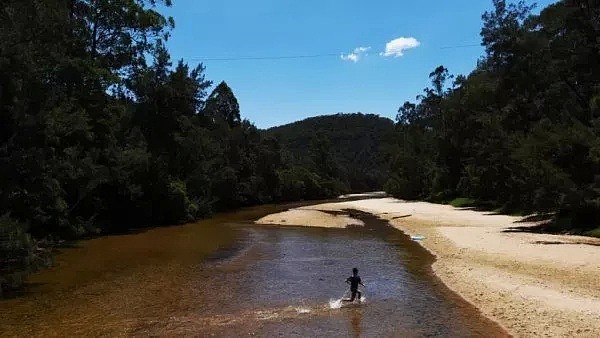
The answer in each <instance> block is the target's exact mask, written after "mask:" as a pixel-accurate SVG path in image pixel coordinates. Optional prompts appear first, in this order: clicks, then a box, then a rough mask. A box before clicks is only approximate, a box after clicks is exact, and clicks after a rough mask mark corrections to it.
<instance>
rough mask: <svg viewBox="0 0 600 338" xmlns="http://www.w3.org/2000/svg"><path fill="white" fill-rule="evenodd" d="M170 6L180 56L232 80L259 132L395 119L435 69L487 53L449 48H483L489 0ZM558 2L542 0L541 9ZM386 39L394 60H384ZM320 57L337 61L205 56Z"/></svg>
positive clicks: (457, 66) (457, 68)
mask: <svg viewBox="0 0 600 338" xmlns="http://www.w3.org/2000/svg"><path fill="white" fill-rule="evenodd" d="M173 2H174V4H173V7H171V8H168V9H165V10H161V11H162V12H163V14H165V15H169V16H172V17H173V18H174V19H175V30H174V31H173V32H172V37H171V39H170V40H169V42H168V48H169V50H170V52H171V55H172V57H173V59H174V60H177V59H180V58H183V59H184V60H185V61H186V62H188V63H190V64H191V65H195V64H197V63H199V62H203V63H204V65H205V66H206V75H207V78H208V79H210V80H212V81H214V82H215V84H217V83H218V82H220V81H222V80H224V81H226V82H227V83H228V84H229V86H230V87H231V88H232V89H233V91H234V93H235V95H236V97H237V98H238V101H239V103H240V109H241V113H242V117H244V118H247V119H249V120H250V121H252V122H254V123H255V124H256V125H257V126H258V127H260V128H267V127H271V126H275V125H280V124H285V123H289V122H293V121H296V120H300V119H303V118H306V117H309V116H315V115H322V114H332V113H338V112H347V113H352V112H363V113H376V114H379V115H382V116H386V117H390V118H394V116H395V115H396V111H397V109H398V107H399V106H400V105H401V104H402V103H403V102H404V101H406V100H413V99H414V97H415V96H416V95H418V94H420V93H421V92H422V90H423V88H425V87H426V86H427V85H428V74H429V73H430V72H431V71H432V70H433V69H434V68H435V67H437V66H438V65H441V64H443V65H444V66H446V67H447V68H448V69H449V70H450V72H451V73H453V74H468V73H469V72H470V71H471V70H472V69H473V68H474V66H475V64H476V62H477V59H478V58H479V57H480V56H481V55H482V54H483V48H482V47H480V46H475V47H465V48H444V47H453V46H463V45H471V44H478V43H479V42H480V37H479V31H480V28H481V24H482V23H481V14H482V13H483V12H484V11H485V10H488V9H490V8H491V6H492V2H491V0H451V1H447V0H419V1H413V0H390V1H387V0H386V1H382V0H375V1H366V0H360V1H359V0H253V1H248V0H217V1H196V0H174V1H173ZM527 2H528V3H532V2H533V1H531V0H528V1H527ZM553 2H554V1H550V0H540V1H537V3H538V9H540V8H543V7H545V6H546V5H548V4H550V3H553ZM401 37H403V38H405V39H404V40H397V39H398V38H401ZM394 40H395V41H394ZM388 43H389V45H387V55H388V56H384V55H381V53H385V52H386V44H388ZM416 45H418V46H416ZM359 47H364V49H366V48H369V47H370V49H369V50H366V51H363V50H364V49H363V50H355V49H356V48H359ZM403 47H413V48H409V49H405V50H403V49H402V48H403ZM353 52H356V53H353ZM399 52H402V54H403V55H402V56H400V55H399ZM322 54H333V55H331V56H323V57H317V58H303V59H280V60H237V61H216V60H212V61H211V60H206V59H207V58H208V59H213V58H238V57H272V56H296V55H322ZM342 56H343V57H342ZM357 59H358V60H357Z"/></svg>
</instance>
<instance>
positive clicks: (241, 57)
mask: <svg viewBox="0 0 600 338" xmlns="http://www.w3.org/2000/svg"><path fill="white" fill-rule="evenodd" d="M340 55H342V53H328V54H312V55H276V56H239V57H195V58H192V60H194V61H243V60H284V59H312V58H320V57H330V56H340Z"/></svg>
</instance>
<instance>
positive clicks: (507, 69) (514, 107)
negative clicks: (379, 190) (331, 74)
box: [386, 0, 600, 232]
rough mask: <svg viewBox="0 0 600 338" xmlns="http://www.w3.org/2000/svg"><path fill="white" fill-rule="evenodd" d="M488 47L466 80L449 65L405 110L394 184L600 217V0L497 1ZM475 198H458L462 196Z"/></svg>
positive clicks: (404, 192)
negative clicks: (542, 4) (539, 5)
mask: <svg viewBox="0 0 600 338" xmlns="http://www.w3.org/2000/svg"><path fill="white" fill-rule="evenodd" d="M493 3H494V9H493V10H492V11H490V12H487V13H485V14H484V15H483V21H484V22H483V28H482V31H481V36H482V44H483V46H484V47H485V48H486V55H485V57H483V58H482V59H481V60H480V61H479V63H478V66H477V68H476V69H475V70H474V71H473V72H472V73H471V74H469V75H468V76H466V77H464V76H458V77H456V80H455V81H454V83H452V84H448V83H447V82H448V80H449V79H452V78H453V77H452V76H451V75H449V74H448V72H447V70H446V69H445V68H444V67H443V66H440V67H437V68H436V69H435V70H434V71H433V72H432V73H431V74H430V79H431V82H432V84H431V88H426V89H425V91H424V94H423V95H421V96H419V97H418V102H417V103H410V102H407V103H405V104H404V105H403V106H402V107H401V108H400V109H399V111H398V117H397V125H396V136H395V137H394V139H393V142H392V143H393V144H392V146H390V150H391V151H390V154H391V155H390V156H391V158H392V161H391V172H392V174H391V178H390V179H389V181H388V183H387V184H386V190H387V191H388V192H390V193H392V194H394V195H396V196H400V197H403V198H426V199H431V200H434V201H448V200H451V199H453V198H455V197H457V196H463V197H465V198H468V199H469V200H477V201H487V202H486V204H488V206H490V205H491V206H496V207H501V208H502V210H505V211H510V212H515V211H524V212H531V211H538V212H553V211H559V213H558V216H557V220H556V222H555V227H556V228H557V229H559V230H560V231H575V232H584V231H586V230H590V229H595V228H596V227H597V226H598V224H600V216H598V215H600V208H599V207H598V206H597V201H599V200H600V175H599V173H600V156H599V154H600V128H599V125H598V121H599V118H600V115H599V114H600V111H599V110H598V107H599V105H598V93H599V88H600V87H599V82H598V81H599V79H600V43H599V41H600V27H599V26H598V22H600V2H599V1H559V2H557V3H555V4H552V5H550V6H548V7H547V8H545V9H543V10H542V11H541V12H540V14H539V15H532V14H530V10H531V7H529V6H526V5H525V4H524V3H522V2H519V3H515V4H509V3H508V2H507V1H504V0H494V1H493ZM465 201H468V200H464V199H456V200H454V201H453V202H454V203H458V204H463V202H465Z"/></svg>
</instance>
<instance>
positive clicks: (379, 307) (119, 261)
mask: <svg viewBox="0 0 600 338" xmlns="http://www.w3.org/2000/svg"><path fill="white" fill-rule="evenodd" d="M278 208H279V209H281V207H276V206H272V207H262V208H253V209H247V210H245V211H243V212H238V213H232V214H227V215H220V216H218V217H216V218H215V219H213V220H207V221H203V222H200V223H199V224H196V225H188V226H183V227H172V228H162V229H154V230H150V231H147V232H143V233H140V234H134V235H126V236H114V237H106V238H100V239H96V240H92V241H87V242H84V243H82V246H81V247H80V248H74V249H66V250H65V251H64V252H63V253H62V254H61V255H60V256H59V257H58V263H59V264H58V266H57V267H55V268H53V269H51V270H49V271H45V272H43V273H40V274H38V275H36V276H34V278H33V282H34V283H35V285H36V286H33V287H31V288H30V290H29V293H28V294H27V295H26V296H24V297H20V298H16V299H12V300H5V301H1V302H0V312H2V317H3V321H2V324H1V325H0V335H1V336H6V335H18V336H24V335H34V336H42V335H53V336H56V335H62V336H64V335H69V336H70V335H111V336H113V335H200V336H206V335H216V336H233V335H241V334H256V335H259V336H273V335H283V336H353V337H359V336H375V335H379V336H381V335H383V336H428V335H452V336H500V335H503V332H502V331H501V330H500V328H499V327H498V326H497V325H495V324H493V323H491V322H490V321H488V320H486V319H485V318H483V317H481V316H480V315H479V313H478V312H477V311H475V310H474V309H473V308H472V307H471V306H469V305H468V304H466V303H465V302H464V301H462V300H461V299H460V298H458V297H457V296H456V295H454V294H452V293H450V292H449V291H448V290H447V289H446V288H445V287H444V286H443V285H441V284H440V282H439V281H438V280H437V279H436V278H434V277H433V276H432V275H431V273H430V268H429V265H430V263H431V262H432V260H433V257H431V256H430V255H429V254H428V253H427V252H426V251H425V250H423V249H422V248H420V247H419V246H418V245H417V244H415V243H414V242H412V241H410V240H409V239H408V237H407V236H404V235H403V234H402V233H400V232H399V231H396V230H393V229H391V228H389V227H386V226H385V224H384V223H383V222H381V221H378V220H376V219H375V218H372V217H371V218H369V217H367V218H365V221H366V224H367V225H368V227H367V228H365V229H351V230H350V229H347V230H344V229H341V230H340V229H305V228H274V227H256V226H249V225H244V223H247V221H248V220H252V219H256V218H257V217H259V216H261V215H263V214H265V213H269V212H274V211H276V209H278ZM361 217H362V216H361ZM226 223H227V224H230V223H236V224H238V225H233V226H229V225H225V224H226ZM354 266H356V267H358V268H359V269H360V275H361V277H362V279H363V281H364V283H365V284H366V285H367V288H366V289H365V290H364V291H365V295H366V297H368V299H369V301H368V302H366V303H362V304H360V303H353V304H347V305H346V304H344V306H341V307H340V308H331V306H330V304H329V301H330V300H331V299H339V297H341V296H342V294H344V292H345V291H346V288H347V285H346V284H345V283H344V281H345V278H346V277H347V276H348V275H350V273H351V269H352V267H354Z"/></svg>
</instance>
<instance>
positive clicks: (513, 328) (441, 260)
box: [256, 198, 600, 337]
mask: <svg viewBox="0 0 600 338" xmlns="http://www.w3.org/2000/svg"><path fill="white" fill-rule="evenodd" d="M379 201H386V202H387V203H388V205H385V206H382V205H379V204H378V203H379ZM381 203H383V202H381ZM398 203H403V204H398ZM394 204H395V205H394ZM407 206H409V208H410V207H415V208H414V209H413V211H415V209H417V212H416V215H413V214H411V213H407V212H406V210H407ZM420 206H421V207H422V206H426V207H427V208H430V209H431V210H433V211H440V214H439V215H437V214H435V213H430V214H426V213H425V214H423V211H420V212H421V214H419V210H418V209H419V207H420ZM299 209H308V210H320V211H343V210H348V209H355V210H359V211H362V212H367V213H370V214H372V215H374V216H377V217H379V218H382V219H385V220H387V221H388V222H389V223H390V224H391V225H392V226H393V227H394V228H396V229H398V230H400V231H402V232H403V233H405V234H407V235H409V236H424V239H423V240H418V242H419V244H420V245H421V246H422V247H423V248H425V249H426V250H427V251H429V252H430V253H431V254H432V255H434V256H435V262H433V264H432V266H431V269H432V273H433V274H434V275H435V276H436V277H438V278H439V279H440V280H441V281H442V283H444V284H445V285H446V286H447V287H448V288H449V289H450V290H451V291H453V292H454V293H455V294H457V295H458V296H459V297H461V298H462V299H464V300H465V301H466V302H468V303H470V304H471V305H472V306H474V307H475V308H477V309H478V310H479V311H480V312H481V313H482V315H484V316H485V317H487V318H488V319H490V320H492V321H494V322H496V323H497V324H498V325H499V326H500V327H502V328H503V329H504V330H505V331H506V332H507V333H509V334H511V335H515V336H539V335H545V336H584V337H589V336H600V321H598V320H597V319H600V299H598V298H595V296H594V294H593V293H594V289H593V286H592V287H591V288H590V286H589V285H583V286H582V288H581V289H580V290H574V289H573V288H571V286H572V285H571V284H566V285H565V284H560V283H559V282H564V281H565V280H566V279H568V278H569V277H570V275H571V274H572V273H577V274H580V275H581V274H584V275H585V274H586V273H590V272H591V271H593V268H590V269H588V270H585V269H584V270H583V271H581V270H580V269H579V268H577V267H575V268H573V269H571V268H567V269H566V271H564V270H565V266H567V265H568V264H566V263H565V265H564V266H548V265H546V262H544V263H540V262H539V260H538V259H537V258H536V257H533V258H531V259H530V257H525V255H526V253H525V254H524V253H517V257H505V256H504V255H502V254H499V253H497V252H496V253H494V252H493V251H492V252H485V250H483V252H476V250H472V248H468V247H467V248H465V247H460V245H459V244H457V243H455V242H454V241H453V240H456V236H454V238H451V237H449V234H448V231H450V230H454V229H460V230H461V231H462V232H463V233H464V232H465V231H467V234H468V231H469V230H470V229H472V230H473V232H475V230H477V232H475V233H474V234H473V235H475V236H477V235H478V234H480V232H481V230H484V231H489V233H490V234H491V233H494V234H495V235H500V234H501V233H502V235H504V234H503V233H504V232H506V229H509V228H513V227H516V225H515V223H518V222H522V218H521V217H516V216H506V215H493V216H492V215H490V214H489V213H485V212H480V211H473V210H465V209H460V208H454V207H452V206H448V205H441V204H434V203H427V202H406V201H401V200H397V199H391V198H387V199H366V200H360V201H356V202H346V201H339V202H335V203H326V204H317V205H311V206H307V207H302V208H299ZM431 210H427V211H428V212H431ZM448 212H452V213H455V214H452V215H449V214H448ZM456 215H459V216H465V215H467V218H468V217H473V219H465V221H467V222H466V224H463V223H462V222H461V221H460V219H461V218H460V217H455V216H456ZM420 216H422V217H420ZM267 217H271V218H273V215H269V216H267ZM275 218H277V217H275ZM484 219H485V222H484V224H483V225H482V224H477V223H478V221H482V220H484ZM490 220H491V221H490ZM468 221H471V222H468ZM486 222H487V223H486ZM256 223H258V224H260V223H261V220H257V221H256ZM267 224H275V223H274V222H271V223H267ZM280 225H286V224H285V223H281V224H280ZM287 225H292V224H287ZM535 225H537V224H536V223H519V224H518V226H519V227H520V228H526V227H528V226H535ZM313 226H314V225H313ZM317 226H318V225H317ZM506 236H510V237H508V240H509V241H512V242H515V241H518V240H519V239H518V237H517V236H526V237H527V236H530V234H521V233H515V234H506ZM531 236H537V237H542V238H550V239H555V238H567V237H568V238H569V239H570V238H574V239H577V236H556V235H549V234H536V235H531ZM589 240H590V241H594V239H589ZM462 244H464V243H462ZM513 244H515V243H513ZM517 244H519V243H517ZM529 244H530V245H531V244H532V243H529ZM565 244H575V243H565ZM578 245H581V244H578ZM591 245H600V241H599V242H594V243H592V244H591ZM517 246H518V245H517ZM562 247H566V246H562ZM538 249H539V248H538ZM561 249H562V250H566V249H564V248H558V249H557V250H559V251H560V250H561ZM598 253H600V247H598V250H595V251H594V254H598ZM519 254H520V255H521V257H518V256H519ZM534 258H535V259H534ZM589 259H590V260H593V259H594V258H593V257H592V258H589ZM486 260H488V261H487V262H486ZM567 261H568V260H567ZM538 263H539V264H538ZM563 263H564V262H563ZM567 263H568V262H567ZM511 264H514V265H515V267H514V268H513V267H512V266H511ZM540 267H542V268H541V269H540ZM502 268H506V269H502ZM524 270H528V271H524ZM569 270H571V271H569ZM488 275H489V276H488ZM559 275H562V280H561V278H560V276H559ZM597 275H598V276H599V277H600V274H597ZM595 276H596V275H593V276H591V277H590V276H586V277H589V278H588V281H589V280H592V281H593V280H594V277H595ZM552 277H553V278H552ZM533 278H535V280H534V279H533ZM599 280H600V279H599ZM545 282H546V283H545ZM490 283H492V286H494V287H490ZM494 283H496V285H494ZM498 285H500V286H502V287H498ZM522 286H523V287H524V288H530V289H531V290H533V291H534V292H542V293H546V294H544V295H541V296H540V297H541V299H542V300H547V299H544V297H546V298H552V297H553V296H556V295H559V296H560V297H563V298H564V297H565V293H562V294H559V293H558V292H557V290H558V291H562V290H563V288H564V289H566V290H568V292H575V296H573V297H574V298H573V299H567V300H573V302H570V303H569V304H568V305H570V306H571V307H572V308H571V309H566V310H565V309H564V308H563V309H560V310H556V309H553V308H552V307H551V306H550V305H548V304H544V303H543V302H540V301H539V299H535V298H533V299H527V298H526V297H525V296H528V295H527V294H526V295H525V296H523V294H519V293H518V292H517V290H518V289H519V288H520V287H522ZM586 286H587V288H586ZM513 287H514V290H511V288H513ZM535 287H538V289H535ZM530 289H527V290H528V291H531V290H530ZM577 291H583V295H586V296H587V297H591V301H590V302H589V304H584V305H586V306H589V307H591V312H590V313H589V314H588V315H583V316H582V315H581V309H578V308H577V306H578V305H580V304H581V303H582V302H585V300H586V299H582V298H581V297H579V298H577V296H578V295H581V294H577ZM568 292H567V293H568ZM534 296H536V295H535V294H534ZM568 296H569V294H566V297H568ZM551 300H552V299H551ZM563 300H564V299H563ZM555 301H561V299H560V298H559V299H558V300H555ZM554 305H556V304H554ZM595 322H597V323H598V324H594V323H595Z"/></svg>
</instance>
